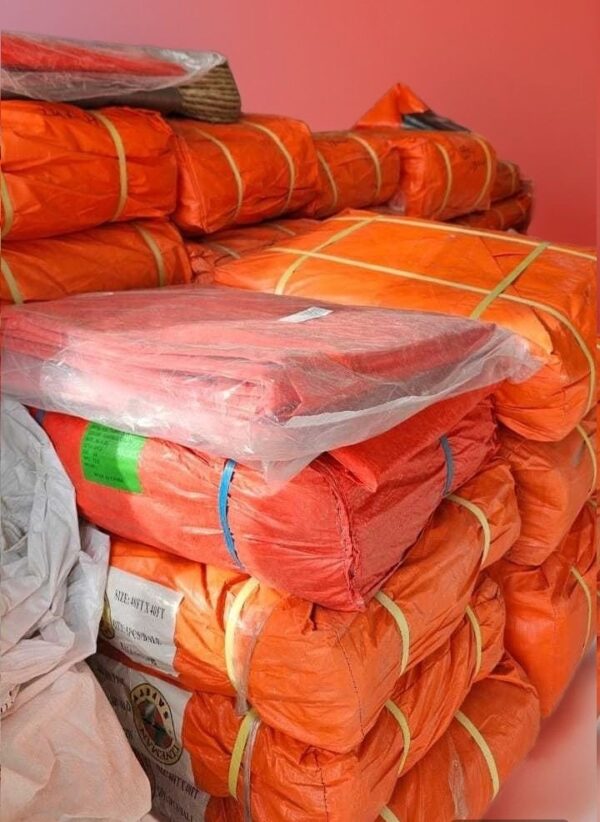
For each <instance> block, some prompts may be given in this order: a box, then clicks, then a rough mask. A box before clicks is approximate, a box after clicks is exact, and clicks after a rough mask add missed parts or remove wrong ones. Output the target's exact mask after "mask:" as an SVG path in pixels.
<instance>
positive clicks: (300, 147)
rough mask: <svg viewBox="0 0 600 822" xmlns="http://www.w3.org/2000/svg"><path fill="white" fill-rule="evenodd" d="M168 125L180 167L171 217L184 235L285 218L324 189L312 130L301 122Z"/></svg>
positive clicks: (254, 118) (249, 119)
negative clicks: (173, 135) (320, 189)
mask: <svg viewBox="0 0 600 822" xmlns="http://www.w3.org/2000/svg"><path fill="white" fill-rule="evenodd" d="M170 123H171V125H172V127H173V130H174V131H175V134H176V136H177V141H176V143H177V162H178V166H179V189H178V203H177V209H176V211H175V215H174V219H175V222H176V223H177V224H178V225H179V227H180V228H182V229H183V230H184V231H186V232H187V233H190V234H211V233H213V232H215V231H218V230H219V229H222V228H227V227H230V226H234V225H245V224H248V223H259V222H261V221H262V220H269V219H272V218H276V217H281V216H282V215H284V214H289V213H291V212H295V211H298V210H299V209H300V208H302V206H304V205H306V204H307V203H309V202H310V201H311V200H312V199H314V197H315V196H316V194H317V193H318V191H319V169H318V162H317V155H316V152H315V147H314V144H313V140H312V135H311V133H310V131H309V129H308V127H307V126H306V125H305V124H304V123H302V122H300V121H299V120H291V119H289V118H287V117H267V116H262V115H260V116H259V115H248V116H246V117H244V118H243V119H242V120H240V121H239V122H238V123H233V124H231V125H218V124H213V123H199V122H197V121H195V120H183V119H177V120H175V119H174V120H170Z"/></svg>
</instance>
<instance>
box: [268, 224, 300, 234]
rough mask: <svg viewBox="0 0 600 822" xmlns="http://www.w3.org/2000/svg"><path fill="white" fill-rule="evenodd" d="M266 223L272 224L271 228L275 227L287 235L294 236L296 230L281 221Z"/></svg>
mask: <svg viewBox="0 0 600 822" xmlns="http://www.w3.org/2000/svg"><path fill="white" fill-rule="evenodd" d="M268 225H272V226H273V228H276V229H277V230H278V231H281V233H282V234H287V235H288V237H295V236H296V232H295V231H292V229H291V228H290V227H289V226H287V225H281V223H268Z"/></svg>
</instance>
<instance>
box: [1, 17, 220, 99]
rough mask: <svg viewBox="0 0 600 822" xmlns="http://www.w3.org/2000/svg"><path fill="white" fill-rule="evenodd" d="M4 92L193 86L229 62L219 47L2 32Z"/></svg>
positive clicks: (42, 95)
mask: <svg viewBox="0 0 600 822" xmlns="http://www.w3.org/2000/svg"><path fill="white" fill-rule="evenodd" d="M1 42H2V74H1V77H2V93H3V94H6V93H8V94H13V95H19V96H22V97H29V98H31V99H38V100H55V101H63V100H64V101H69V100H85V99H92V100H93V99H94V98H97V97H119V96H123V95H126V94H131V93H133V92H140V91H145V92H149V91H157V90H158V89H165V88H171V87H176V86H181V85H189V84H191V83H193V82H194V81H195V80H197V79H199V78H200V77H202V76H203V75H205V74H206V73H207V72H208V71H210V70H211V69H212V68H214V67H215V66H218V65H220V64H222V63H224V62H225V58H224V57H223V55H222V54H218V53H217V52H215V51H181V50H177V49H165V48H158V47H156V46H130V45H123V44H121V43H101V42H94V41H85V40H71V39H68V38H63V37H50V36H48V35H45V34H25V33H22V32H7V31H5V32H3V33H2V40H1Z"/></svg>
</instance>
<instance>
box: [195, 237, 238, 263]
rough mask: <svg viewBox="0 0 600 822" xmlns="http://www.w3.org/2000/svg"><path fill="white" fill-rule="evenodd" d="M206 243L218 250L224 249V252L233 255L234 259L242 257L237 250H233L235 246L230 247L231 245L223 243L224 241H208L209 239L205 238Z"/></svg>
mask: <svg viewBox="0 0 600 822" xmlns="http://www.w3.org/2000/svg"><path fill="white" fill-rule="evenodd" d="M204 245H206V246H208V247H209V248H215V249H216V250H217V251H222V252H223V254H227V255H228V256H229V257H233V259H234V260H241V259H242V255H241V254H238V253H237V251H234V250H233V248H229V246H226V245H223V243H215V242H213V241H212V240H211V241H210V242H208V241H207V240H205V241H204Z"/></svg>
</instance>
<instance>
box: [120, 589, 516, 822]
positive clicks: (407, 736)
mask: <svg viewBox="0 0 600 822" xmlns="http://www.w3.org/2000/svg"><path fill="white" fill-rule="evenodd" d="M503 627H504V605H503V602H502V598H501V595H500V592H499V589H498V587H497V586H496V585H495V584H494V583H493V582H492V581H491V580H489V579H486V580H484V581H483V583H482V585H481V586H480V587H479V589H478V591H477V592H476V593H475V595H474V597H473V599H472V602H471V606H470V611H469V616H464V617H463V619H462V621H461V624H460V625H459V627H458V628H457V629H456V630H455V631H454V633H453V634H452V636H451V637H450V638H449V639H448V640H447V641H446V642H445V643H443V645H442V646H440V648H439V649H438V650H437V651H436V652H434V653H433V654H432V655H430V656H429V657H428V658H427V659H425V660H424V661H423V662H422V663H421V664H420V665H418V666H417V667H416V668H414V669H413V670H412V671H411V672H410V673H408V674H406V675H404V676H403V677H401V678H399V680H398V682H397V683H396V685H395V687H394V690H393V692H392V694H391V699H390V700H389V701H388V702H387V703H386V707H385V708H384V709H383V710H382V711H381V713H380V715H379V717H378V719H377V721H376V723H375V725H374V726H373V728H372V729H371V731H370V732H369V733H368V734H367V736H366V738H365V739H364V741H363V742H362V743H361V744H360V745H359V746H358V747H356V748H355V749H353V750H351V751H348V752H346V753H332V752H330V751H327V750H324V749H322V748H318V747H307V745H306V744H305V743H302V742H300V741H297V740H295V739H293V738H291V737H289V736H287V735H285V734H282V733H281V732H279V731H275V730H273V729H272V728H270V727H269V726H268V725H265V724H262V723H259V724H258V725H257V729H256V733H255V735H253V736H251V737H250V739H249V741H248V742H246V743H245V745H244V744H243V743H239V741H238V743H237V744H238V746H241V747H242V748H243V750H244V765H243V766H242V767H241V768H240V769H239V772H237V773H236V771H235V770H234V772H233V776H232V774H231V762H232V756H233V752H234V750H235V748H236V741H237V740H239V735H240V732H241V729H242V726H243V721H244V716H243V715H240V714H239V713H237V712H236V708H235V701H234V700H233V699H231V698H227V697H223V696H217V695H214V694H204V693H198V692H197V693H193V694H191V695H190V696H189V701H188V702H187V704H186V707H185V712H184V715H183V723H182V739H181V742H182V745H183V748H184V749H185V750H186V751H187V752H188V753H189V754H190V756H191V760H192V769H193V773H194V777H195V782H196V785H197V786H198V787H199V788H200V789H202V790H204V791H206V792H207V793H210V794H212V795H215V796H222V797H225V796H228V795H229V794H230V792H231V790H232V788H234V790H235V795H236V797H237V798H238V799H239V800H241V801H242V802H243V801H244V796H245V794H247V795H249V797H250V799H249V802H248V807H249V810H250V812H251V817H252V819H256V820H265V822H266V820H274V819H284V818H285V819H286V820H290V822H291V820H296V822H304V820H309V819H310V820H314V822H317V821H318V820H324V822H325V820H327V822H348V820H361V819H364V820H367V819H374V818H375V817H376V816H377V814H378V812H379V810H380V809H381V808H382V807H383V806H384V805H385V803H386V801H387V800H388V798H389V796H390V794H391V793H392V790H393V788H394V784H395V782H396V780H397V778H398V775H399V774H400V773H403V772H405V771H406V770H408V769H409V768H411V767H412V766H414V765H415V763H416V762H418V761H419V759H421V758H422V756H423V755H424V754H425V753H426V751H427V750H428V749H429V748H430V747H431V745H432V744H434V743H435V741H436V740H437V739H438V738H439V737H440V736H441V734H443V732H444V731H445V730H446V728H447V727H448V725H449V723H450V722H451V720H452V716H453V714H454V713H455V711H456V710H457V709H458V708H459V707H460V705H461V703H462V701H463V700H464V699H465V697H466V695H467V694H468V692H469V690H470V687H471V685H472V683H473V682H475V681H477V680H479V679H483V678H484V677H486V676H488V675H489V674H490V673H491V672H492V670H493V669H494V668H495V666H496V665H497V664H498V662H499V661H500V659H501V657H502V653H503V641H502V640H503ZM121 659H122V657H121ZM108 666H109V667H110V663H108ZM136 710H137V708H136V706H135V705H134V707H133V711H134V712H135V711H136ZM398 711H400V712H401V715H400V717H401V718H400V720H399V719H398V718H397V714H398ZM238 749H239V747H238ZM274 763H276V765H275V764H274Z"/></svg>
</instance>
